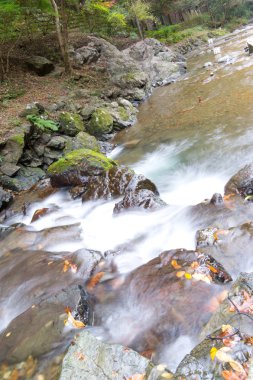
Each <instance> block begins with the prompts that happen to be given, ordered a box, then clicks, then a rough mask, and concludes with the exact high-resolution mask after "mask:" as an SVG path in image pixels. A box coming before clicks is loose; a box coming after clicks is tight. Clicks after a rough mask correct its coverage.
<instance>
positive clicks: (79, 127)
mask: <svg viewBox="0 0 253 380" xmlns="http://www.w3.org/2000/svg"><path fill="white" fill-rule="evenodd" d="M59 124H60V131H61V133H62V134H64V135H67V136H72V137H73V136H76V135H77V134H78V132H84V131H85V127H84V123H83V120H82V118H81V116H80V115H79V114H77V113H72V112H62V113H61V114H60V116H59Z"/></svg>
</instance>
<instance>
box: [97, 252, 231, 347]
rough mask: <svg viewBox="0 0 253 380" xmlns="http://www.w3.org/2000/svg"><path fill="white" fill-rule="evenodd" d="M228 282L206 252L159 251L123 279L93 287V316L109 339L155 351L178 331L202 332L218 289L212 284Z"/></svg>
mask: <svg viewBox="0 0 253 380" xmlns="http://www.w3.org/2000/svg"><path fill="white" fill-rule="evenodd" d="M213 268H216V270H214V269H213ZM228 281H231V277H230V275H229V274H228V273H227V272H226V271H225V269H224V268H223V267H222V266H221V265H220V264H219V263H218V262H216V261H215V260H214V259H213V258H212V257H210V256H205V255H201V254H199V253H197V252H195V251H186V250H184V249H181V250H180V249H179V250H172V251H167V252H163V253H162V254H161V255H160V256H159V257H157V258H155V259H153V260H151V261H150V262H148V263H147V264H145V265H142V266H141V267H139V268H137V269H135V270H134V271H133V272H132V273H130V274H129V275H128V276H127V277H126V278H125V281H124V279H122V278H121V279H120V278H118V277H116V278H115V279H114V280H110V281H107V282H106V281H105V282H102V283H100V284H99V285H97V286H96V287H95V289H94V290H93V294H94V296H95V297H96V298H97V302H98V303H97V305H96V306H95V320H96V323H97V324H100V322H102V325H103V326H104V327H105V329H107V330H108V332H109V336H108V339H110V340H111V341H113V340H117V342H121V343H122V344H126V345H128V346H130V347H132V348H133V349H136V350H137V351H139V352H141V351H144V350H147V349H152V350H156V349H157V348H158V347H159V345H161V344H168V342H171V341H175V339H176V338H177V337H178V336H179V334H180V335H187V334H190V335H191V334H192V332H193V331H194V332H195V333H197V332H200V330H201V328H202V326H203V325H204V324H205V323H206V322H207V320H208V318H209V317H210V314H211V313H210V311H208V310H210V308H209V303H210V300H211V298H212V296H215V295H217V294H218V293H219V292H220V291H221V287H220V286H217V285H214V284H213V283H215V284H224V283H227V282H228ZM122 282H123V283H122ZM164 300H166V302H164ZM154 308H155V313H154Z"/></svg>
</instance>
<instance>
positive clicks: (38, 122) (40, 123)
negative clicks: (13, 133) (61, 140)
mask: <svg viewBox="0 0 253 380" xmlns="http://www.w3.org/2000/svg"><path fill="white" fill-rule="evenodd" d="M26 118H27V120H29V121H30V122H31V123H32V124H33V125H35V126H36V127H38V128H40V129H42V130H43V131H44V130H45V129H49V130H51V131H54V132H56V131H58V129H59V126H58V125H57V124H56V123H55V122H54V121H53V120H48V119H43V118H42V117H39V116H34V115H28V116H27V117H26Z"/></svg>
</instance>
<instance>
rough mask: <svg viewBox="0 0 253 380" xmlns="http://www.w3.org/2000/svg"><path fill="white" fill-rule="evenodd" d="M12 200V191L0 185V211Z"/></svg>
mask: <svg viewBox="0 0 253 380" xmlns="http://www.w3.org/2000/svg"><path fill="white" fill-rule="evenodd" d="M12 200H13V195H12V193H11V192H9V191H6V190H4V189H3V188H2V187H0V211H1V210H2V209H3V208H4V207H6V206H7V205H8V204H9V203H10V202H11V201H12Z"/></svg>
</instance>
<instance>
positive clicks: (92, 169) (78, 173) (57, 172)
mask: <svg viewBox="0 0 253 380" xmlns="http://www.w3.org/2000/svg"><path fill="white" fill-rule="evenodd" d="M115 165H116V164H115V162H114V161H112V160H110V159H109V158H107V157H105V156H104V155H103V154H101V153H98V152H94V151H92V150H89V149H79V150H76V151H73V152H71V153H69V154H67V155H66V156H65V157H63V158H61V159H60V160H58V161H57V162H55V163H53V164H52V165H51V166H50V167H49V168H48V175H49V177H50V180H51V184H52V186H53V187H62V186H82V185H85V184H86V183H87V182H88V179H89V177H90V176H100V175H102V174H104V173H105V172H107V171H108V170H109V169H111V168H113V166H115Z"/></svg>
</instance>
